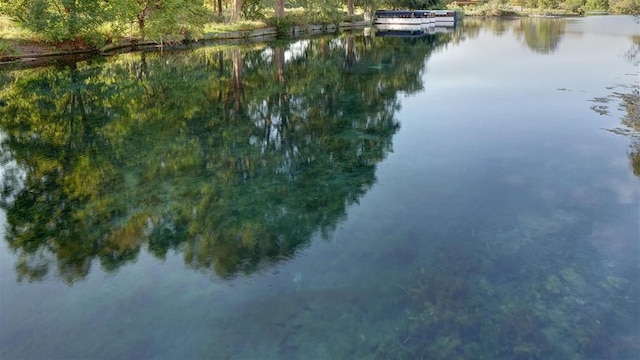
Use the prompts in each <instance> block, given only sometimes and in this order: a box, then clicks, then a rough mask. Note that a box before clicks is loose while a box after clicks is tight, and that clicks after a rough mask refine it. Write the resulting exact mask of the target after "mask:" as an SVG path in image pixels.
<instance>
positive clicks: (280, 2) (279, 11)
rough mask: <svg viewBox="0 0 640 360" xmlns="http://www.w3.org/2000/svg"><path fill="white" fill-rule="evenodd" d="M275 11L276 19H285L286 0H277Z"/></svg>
mask: <svg viewBox="0 0 640 360" xmlns="http://www.w3.org/2000/svg"><path fill="white" fill-rule="evenodd" d="M275 11H276V19H282V18H284V0H276V5H275Z"/></svg>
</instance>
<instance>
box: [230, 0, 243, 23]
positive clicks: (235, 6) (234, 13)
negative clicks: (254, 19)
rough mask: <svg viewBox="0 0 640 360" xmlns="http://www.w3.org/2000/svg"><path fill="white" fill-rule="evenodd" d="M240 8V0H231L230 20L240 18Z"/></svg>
mask: <svg viewBox="0 0 640 360" xmlns="http://www.w3.org/2000/svg"><path fill="white" fill-rule="evenodd" d="M241 10H242V0H233V2H232V8H231V21H238V20H240V11H241Z"/></svg>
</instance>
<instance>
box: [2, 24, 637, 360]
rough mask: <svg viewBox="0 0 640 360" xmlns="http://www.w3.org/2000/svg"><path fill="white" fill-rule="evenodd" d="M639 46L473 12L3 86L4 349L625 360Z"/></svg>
mask: <svg viewBox="0 0 640 360" xmlns="http://www.w3.org/2000/svg"><path fill="white" fill-rule="evenodd" d="M638 35H639V34H638V24H637V23H636V22H634V19H633V18H632V17H627V16H607V17H587V18H576V19H521V20H484V21H478V20H475V19H467V20H466V21H465V23H464V25H463V26H459V27H458V28H456V29H455V30H452V31H445V32H438V33H436V34H428V35H425V36H421V37H414V38H397V37H389V36H385V37H376V36H372V37H365V36H364V35H363V34H362V33H360V32H357V33H353V34H339V35H332V36H322V37H314V38H309V39H302V40H300V39H298V40H294V41H290V42H286V41H283V42H273V43H258V44H252V45H250V46H244V47H201V48H197V49H192V50H184V51H180V52H174V53H168V54H167V53H165V54H163V55H160V54H154V53H135V54H127V55H121V56H118V57H113V58H110V59H107V60H104V61H101V60H91V61H83V62H80V63H72V64H61V65H59V66H51V67H46V68H38V69H25V70H13V71H4V72H2V73H0V79H1V80H2V81H3V86H2V88H1V90H0V104H1V105H2V106H1V107H0V114H1V119H2V120H1V123H0V126H1V129H0V130H1V131H2V180H3V186H2V189H3V193H2V194H3V197H2V199H3V204H4V205H3V212H2V224H3V225H2V227H0V232H1V233H2V235H3V236H2V238H3V240H2V244H1V246H0V271H1V275H2V276H1V278H0V279H1V280H0V341H1V343H0V355H1V357H2V358H3V359H24V358H28V359H52V358H56V359H70V358H159V359H162V358H165V359H175V358H216V359H225V358H229V359H355V358H358V359H402V358H406V359H418V358H429V359H453V358H462V359H465V358H466V359H478V358H484V359H548V358H558V359H559V358H562V359H603V358H606V359H632V358H636V357H637V356H638V354H640V304H639V303H638V301H639V300H638V299H640V288H639V286H640V285H639V284H640V265H639V261H638V260H639V258H640V227H639V223H640V218H639V216H640V214H639V208H640V201H639V198H640V190H639V186H638V178H637V176H638V175H640V161H639V160H638V154H639V153H640V150H639V149H640V145H639V144H640V141H639V140H638V135H637V131H638V129H640V125H639V124H640V120H639V118H638V110H637V109H638V106H637V104H638V101H639V100H638V98H639V96H638V62H639V61H640V59H639V57H638V56H639V55H638V52H639V50H638V49H639V46H640V40H639V39H638ZM594 49H597V51H595V50H594ZM634 104H635V105H634ZM634 106H635V107H634ZM634 174H635V175H634Z"/></svg>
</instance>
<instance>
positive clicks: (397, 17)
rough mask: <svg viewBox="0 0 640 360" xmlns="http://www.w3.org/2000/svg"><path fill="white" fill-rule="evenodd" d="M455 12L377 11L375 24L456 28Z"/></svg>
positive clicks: (374, 18) (374, 19)
mask: <svg viewBox="0 0 640 360" xmlns="http://www.w3.org/2000/svg"><path fill="white" fill-rule="evenodd" d="M456 19H457V13H456V12H455V11H454V10H376V11H375V13H374V17H373V23H374V24H375V25H376V26H377V25H379V24H394V25H420V24H422V25H436V26H455V23H456Z"/></svg>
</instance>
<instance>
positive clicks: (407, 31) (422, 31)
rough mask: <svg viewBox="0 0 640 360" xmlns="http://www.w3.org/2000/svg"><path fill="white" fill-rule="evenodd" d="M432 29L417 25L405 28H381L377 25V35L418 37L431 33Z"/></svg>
mask: <svg viewBox="0 0 640 360" xmlns="http://www.w3.org/2000/svg"><path fill="white" fill-rule="evenodd" d="M430 29H432V28H429V29H428V28H424V27H416V28H414V29H411V28H410V27H405V28H404V29H384V28H383V29H379V28H378V27H376V36H378V37H382V36H387V37H405V38H417V37H423V36H426V35H428V34H430V33H431V30H430Z"/></svg>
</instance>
